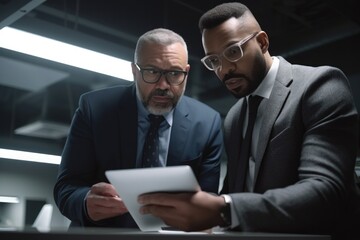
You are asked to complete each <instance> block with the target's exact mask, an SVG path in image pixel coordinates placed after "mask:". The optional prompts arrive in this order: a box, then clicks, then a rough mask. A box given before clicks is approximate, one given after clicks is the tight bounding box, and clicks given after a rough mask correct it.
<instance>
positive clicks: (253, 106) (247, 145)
mask: <svg viewBox="0 0 360 240" xmlns="http://www.w3.org/2000/svg"><path fill="white" fill-rule="evenodd" d="M262 99H263V98H262V97H260V96H256V95H255V96H249V103H248V107H249V115H248V125H247V129H246V134H245V138H244V139H243V141H242V144H241V149H240V158H239V168H240V169H239V170H238V172H237V174H243V175H244V176H245V175H246V171H247V166H248V161H249V158H250V155H251V139H252V132H253V129H254V124H255V120H256V113H257V109H258V107H259V105H260V102H261V100H262ZM241 127H242V126H241ZM241 137H242V136H241ZM242 179H244V180H245V179H246V178H245V177H244V178H242ZM244 182H245V181H241V182H236V183H235V184H236V186H237V187H236V190H237V191H242V189H243V186H244Z"/></svg>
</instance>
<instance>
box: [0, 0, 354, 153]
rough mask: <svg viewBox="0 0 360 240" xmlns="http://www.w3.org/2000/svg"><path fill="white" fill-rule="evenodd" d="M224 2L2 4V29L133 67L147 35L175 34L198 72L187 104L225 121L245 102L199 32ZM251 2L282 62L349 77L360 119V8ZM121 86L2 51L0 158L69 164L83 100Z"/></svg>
mask: <svg viewBox="0 0 360 240" xmlns="http://www.w3.org/2000/svg"><path fill="white" fill-rule="evenodd" d="M223 2H227V1H219V0H197V1H194V0H131V1H118V0H47V1H45V0H0V28H1V27H4V26H11V27H15V28H19V29H23V30H26V31H30V32H33V33H37V34H41V35H44V36H47V37H51V38H55V39H58V40H62V41H66V42H69V43H73V44H77V45H80V46H83V47H86V48H90V49H93V50H96V51H101V52H104V53H107V54H110V55H113V56H117V57H121V58H125V59H127V60H129V61H131V60H132V57H133V56H132V53H133V50H134V47H135V44H136V40H137V38H138V37H139V36H140V35H141V34H142V33H144V32H145V31H147V30H150V29H153V28H156V27H166V28H170V29H172V30H174V31H176V32H178V33H179V34H181V35H182V36H183V37H184V39H185V40H186V42H187V43H188V48H189V53H190V64H191V72H190V75H189V80H188V86H187V91H186V94H187V95H190V96H193V97H195V98H198V99H199V100H201V101H203V102H205V103H207V104H209V105H210V106H212V107H214V108H215V109H217V110H218V111H219V112H220V113H221V114H222V116H225V114H226V112H227V110H228V109H229V107H230V106H231V105H232V104H233V103H234V102H235V101H236V99H234V98H233V97H232V96H231V95H230V94H228V92H227V91H226V90H225V88H224V87H223V86H222V85H221V83H220V82H219V81H218V80H217V78H216V77H215V75H214V74H213V73H211V72H209V71H207V70H206V69H205V67H203V66H202V65H201V64H200V58H201V57H202V56H203V49H202V46H201V35H200V33H199V30H198V28H197V22H198V19H199V18H200V16H201V14H202V13H204V12H205V11H206V10H208V9H210V8H211V7H213V6H215V5H217V4H219V3H223ZM242 2H243V3H245V4H246V5H247V6H249V8H250V9H252V11H253V13H254V15H255V16H257V17H258V20H259V22H260V24H261V25H262V27H263V30H265V31H266V32H267V33H268V35H269V37H270V53H271V54H272V55H282V56H284V57H285V58H287V59H288V60H290V61H292V62H294V63H301V64H309V65H315V66H316V65H333V66H336V67H339V68H341V69H342V70H343V71H344V72H345V73H346V74H347V76H348V77H349V80H350V84H351V86H352V89H353V93H354V98H355V100H356V104H357V107H358V109H359V110H360V64H359V60H358V56H360V48H359V43H360V14H359V9H360V8H359V4H358V1H357V0H342V1H335V0H257V1H254V0H247V1H245V0H244V1H242ZM24 9H25V10H24ZM99 64H101V63H99ZM116 84H129V82H128V81H125V80H121V79H116V78H113V77H109V76H105V75H102V74H98V73H94V72H91V71H86V70H80V69H76V68H74V67H70V66H66V65H62V64H58V63H54V62H50V61H45V60H42V59H38V58H36V57H32V56H27V55H23V54H20V53H16V52H12V51H10V50H6V49H3V48H0V106H1V107H0V148H11V149H21V150H29V151H35V152H44V153H51V154H60V153H61V150H62V147H63V144H64V141H65V137H66V132H67V130H68V126H69V124H70V121H71V117H72V115H73V113H74V111H75V109H76V107H77V101H78V98H79V96H80V94H82V93H83V92H86V91H90V90H94V89H100V88H103V87H107V86H113V85H116ZM334 97H336V96H334Z"/></svg>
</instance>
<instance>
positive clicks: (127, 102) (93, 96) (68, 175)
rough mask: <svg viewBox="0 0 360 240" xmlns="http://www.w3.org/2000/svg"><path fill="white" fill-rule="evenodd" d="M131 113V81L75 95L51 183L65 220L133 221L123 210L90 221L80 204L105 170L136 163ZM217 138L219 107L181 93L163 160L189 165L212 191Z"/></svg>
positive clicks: (214, 188) (134, 117) (133, 106)
mask: <svg viewBox="0 0 360 240" xmlns="http://www.w3.org/2000/svg"><path fill="white" fill-rule="evenodd" d="M137 116H138V113H137V104H136V90H135V85H134V84H132V85H130V86H117V87H112V88H108V89H103V90H98V91H93V92H90V93H86V94H84V95H82V96H81V97H80V101H79V108H78V109H77V110H76V113H75V115H74V118H73V121H72V124H71V129H70V133H69V136H68V138H67V141H66V144H65V147H64V151H63V154H62V161H61V164H60V168H59V175H58V180H57V182H56V184H55V187H54V198H55V202H56V204H57V205H58V207H59V209H60V211H61V212H62V214H63V215H65V216H66V217H67V218H69V219H70V220H71V221H72V224H71V225H73V226H74V225H75V226H102V227H125V228H130V227H137V226H136V224H135V222H134V221H133V219H132V218H131V216H130V215H129V214H125V215H123V216H120V217H115V218H111V219H107V220H103V221H100V222H96V223H94V222H91V221H90V220H89V219H88V217H87V215H86V212H85V205H84V204H85V203H84V198H85V196H86V194H87V192H88V191H89V189H90V187H91V186H92V185H93V184H95V183H98V182H107V181H108V180H107V179H106V177H105V174H104V173H105V171H106V170H110V169H129V168H135V167H136V154H137V129H138V125H137V122H138V121H137ZM222 140H223V139H222V131H221V118H220V115H219V113H217V112H216V111H214V110H213V109H211V108H210V107H208V106H206V105H205V104H203V103H200V102H199V101H196V100H194V99H191V98H189V97H186V96H183V97H182V99H181V100H180V101H179V103H178V104H177V106H176V108H175V110H174V118H173V126H172V130H171V137H170V144H169V151H168V157H167V166H173V165H190V166H191V167H192V169H193V171H194V173H195V175H196V177H197V179H198V181H199V183H200V186H201V188H202V190H204V191H209V192H215V193H217V192H218V185H219V176H220V157H221V152H222ZM169 180H170V179H169Z"/></svg>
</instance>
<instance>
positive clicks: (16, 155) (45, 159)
mask: <svg viewBox="0 0 360 240" xmlns="http://www.w3.org/2000/svg"><path fill="white" fill-rule="evenodd" d="M0 158H6V159H13V160H21V161H30V162H38V163H49V164H60V161H61V157H60V156H57V155H49V154H43V153H34V152H25V151H18V150H11V149H4V148H0Z"/></svg>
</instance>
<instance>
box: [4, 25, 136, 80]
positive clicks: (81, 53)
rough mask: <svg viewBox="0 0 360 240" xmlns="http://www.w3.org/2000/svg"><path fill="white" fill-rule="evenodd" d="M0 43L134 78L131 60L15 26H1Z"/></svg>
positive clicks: (93, 69) (76, 64) (6, 46)
mask: <svg viewBox="0 0 360 240" xmlns="http://www.w3.org/2000/svg"><path fill="white" fill-rule="evenodd" d="M0 47H1V48H6V49H9V50H12V51H16V52H21V53H25V54H29V55H32V56H36V57H40V58H44V59H47V60H51V61H55V62H59V63H63V64H66V65H70V66H74V67H78V68H82V69H86V70H90V71H93V72H98V73H102V74H105V75H109V76H112V77H116V78H121V79H124V80H128V81H133V75H132V71H131V65H130V64H131V62H129V61H126V60H123V59H120V58H116V57H112V56H109V55H106V54H102V53H99V52H95V51H92V50H89V49H85V48H81V47H78V46H75V45H71V44H67V43H64V42H60V41H57V40H54V39H50V38H46V37H42V36H39V35H36V34H32V33H29V32H25V31H22V30H18V29H15V28H11V27H4V28H3V29H0Z"/></svg>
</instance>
